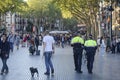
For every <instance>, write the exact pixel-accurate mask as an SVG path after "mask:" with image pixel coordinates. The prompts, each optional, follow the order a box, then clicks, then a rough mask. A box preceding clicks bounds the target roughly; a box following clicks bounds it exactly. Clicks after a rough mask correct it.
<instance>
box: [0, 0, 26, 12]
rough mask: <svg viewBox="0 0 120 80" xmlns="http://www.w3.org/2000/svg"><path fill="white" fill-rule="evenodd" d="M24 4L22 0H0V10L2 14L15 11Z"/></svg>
mask: <svg viewBox="0 0 120 80" xmlns="http://www.w3.org/2000/svg"><path fill="white" fill-rule="evenodd" d="M25 5H27V4H26V3H25V2H24V1H23V0H0V12H1V13H3V14H4V13H6V12H8V11H11V12H12V13H13V12H17V11H20V10H21V7H22V6H25Z"/></svg>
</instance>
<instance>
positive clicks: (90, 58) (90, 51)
mask: <svg viewBox="0 0 120 80" xmlns="http://www.w3.org/2000/svg"><path fill="white" fill-rule="evenodd" d="M84 47H85V50H86V56H87V69H88V73H90V74H92V69H93V62H94V56H95V53H96V49H97V42H96V41H95V40H93V39H92V35H90V36H89V39H88V40H86V41H85V44H84Z"/></svg>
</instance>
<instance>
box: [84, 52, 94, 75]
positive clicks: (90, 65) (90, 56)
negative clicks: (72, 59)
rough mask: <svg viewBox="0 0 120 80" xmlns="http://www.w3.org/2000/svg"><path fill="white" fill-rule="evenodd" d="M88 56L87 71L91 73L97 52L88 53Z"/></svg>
mask: <svg viewBox="0 0 120 80" xmlns="http://www.w3.org/2000/svg"><path fill="white" fill-rule="evenodd" d="M86 55H87V69H88V72H89V73H91V72H92V69H93V62H94V56H95V51H90V50H89V51H86Z"/></svg>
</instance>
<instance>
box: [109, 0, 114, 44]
mask: <svg viewBox="0 0 120 80" xmlns="http://www.w3.org/2000/svg"><path fill="white" fill-rule="evenodd" d="M108 11H110V28H109V31H110V42H112V11H114V9H113V7H112V0H111V5H110V6H109V8H108Z"/></svg>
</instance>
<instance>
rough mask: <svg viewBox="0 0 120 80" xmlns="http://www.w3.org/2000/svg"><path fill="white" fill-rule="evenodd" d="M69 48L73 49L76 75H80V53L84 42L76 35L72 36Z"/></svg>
mask: <svg viewBox="0 0 120 80" xmlns="http://www.w3.org/2000/svg"><path fill="white" fill-rule="evenodd" d="M71 46H72V47H73V53H74V55H73V56H74V65H75V71H76V72H78V73H82V71H81V64H82V52H83V46H84V40H83V39H82V38H81V37H80V36H79V35H78V33H75V34H74V37H73V38H72V40H71Z"/></svg>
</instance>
